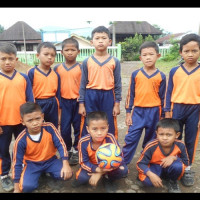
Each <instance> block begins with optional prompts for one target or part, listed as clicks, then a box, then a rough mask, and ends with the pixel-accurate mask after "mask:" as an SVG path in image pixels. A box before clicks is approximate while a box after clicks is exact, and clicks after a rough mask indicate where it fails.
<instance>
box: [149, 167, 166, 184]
mask: <svg viewBox="0 0 200 200" xmlns="http://www.w3.org/2000/svg"><path fill="white" fill-rule="evenodd" d="M147 176H148V177H149V178H150V180H151V182H152V184H153V185H154V186H155V187H163V184H162V179H161V178H160V177H159V176H158V175H156V174H155V173H153V172H151V171H150V170H149V171H148V172H147Z"/></svg>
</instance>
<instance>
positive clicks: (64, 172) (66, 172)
mask: <svg viewBox="0 0 200 200" xmlns="http://www.w3.org/2000/svg"><path fill="white" fill-rule="evenodd" d="M72 174H73V172H72V169H71V167H70V166H69V162H68V161H67V160H63V167H62V169H61V172H60V177H61V178H63V179H64V180H67V179H69V178H71V177H72Z"/></svg>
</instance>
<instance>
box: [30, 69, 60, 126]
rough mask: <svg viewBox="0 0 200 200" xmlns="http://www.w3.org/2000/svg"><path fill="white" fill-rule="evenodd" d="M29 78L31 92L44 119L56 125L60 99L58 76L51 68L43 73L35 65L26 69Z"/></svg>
mask: <svg viewBox="0 0 200 200" xmlns="http://www.w3.org/2000/svg"><path fill="white" fill-rule="evenodd" d="M28 76H29V78H30V80H31V84H32V88H33V94H34V98H35V100H36V102H37V103H38V104H39V105H40V106H41V108H42V110H43V112H44V117H45V118H44V119H45V121H48V122H52V123H53V124H54V125H55V126H56V127H57V125H58V115H55V113H58V108H59V107H60V106H61V104H60V101H61V99H60V98H61V97H60V76H59V75H58V74H57V73H56V72H55V71H54V70H52V69H51V68H50V69H49V72H48V73H47V74H45V73H44V72H42V71H41V70H40V69H39V68H38V67H37V66H34V67H32V68H31V69H29V70H28Z"/></svg>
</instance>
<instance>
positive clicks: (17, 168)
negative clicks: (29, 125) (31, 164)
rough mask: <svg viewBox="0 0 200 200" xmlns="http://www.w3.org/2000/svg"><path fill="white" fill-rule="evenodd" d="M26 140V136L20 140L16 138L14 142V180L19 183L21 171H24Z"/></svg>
mask: <svg viewBox="0 0 200 200" xmlns="http://www.w3.org/2000/svg"><path fill="white" fill-rule="evenodd" d="M26 145H27V144H26V140H25V139H24V137H23V138H22V139H20V140H16V141H15V143H14V148H13V164H14V167H13V173H12V174H13V180H14V182H15V183H18V182H19V180H20V178H21V173H22V169H23V167H22V165H23V159H24V154H25V151H26Z"/></svg>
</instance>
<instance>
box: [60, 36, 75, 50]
mask: <svg viewBox="0 0 200 200" xmlns="http://www.w3.org/2000/svg"><path fill="white" fill-rule="evenodd" d="M66 44H74V46H75V47H76V48H77V49H78V50H79V43H78V41H77V40H76V39H74V38H72V37H71V38H67V39H65V40H63V41H62V49H64V47H65V45H66Z"/></svg>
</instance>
